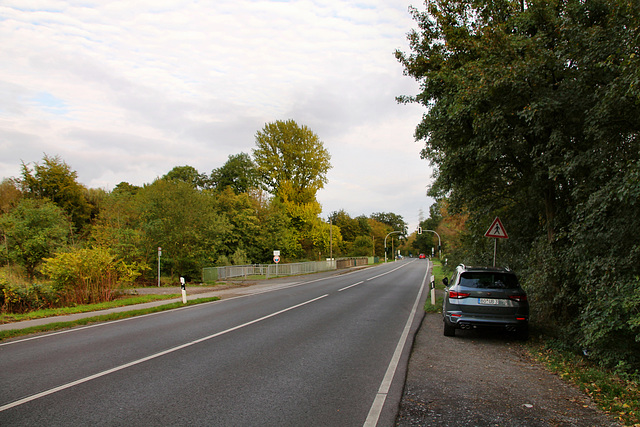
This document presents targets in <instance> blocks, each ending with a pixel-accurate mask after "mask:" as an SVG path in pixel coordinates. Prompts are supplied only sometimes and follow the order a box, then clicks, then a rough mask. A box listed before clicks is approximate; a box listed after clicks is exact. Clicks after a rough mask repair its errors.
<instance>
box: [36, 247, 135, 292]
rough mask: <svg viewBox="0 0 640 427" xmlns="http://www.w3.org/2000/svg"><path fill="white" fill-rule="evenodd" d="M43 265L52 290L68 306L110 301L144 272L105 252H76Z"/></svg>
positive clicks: (95, 249) (99, 249)
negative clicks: (122, 286) (50, 280)
mask: <svg viewBox="0 0 640 427" xmlns="http://www.w3.org/2000/svg"><path fill="white" fill-rule="evenodd" d="M44 261H45V262H44V265H43V266H42V272H43V273H44V274H45V275H46V276H48V277H50V278H51V279H52V280H53V282H54V285H53V288H54V290H56V291H57V292H58V293H59V294H60V296H61V298H62V299H63V302H64V303H67V304H69V303H72V304H91V303H97V302H105V301H111V300H113V299H115V298H116V297H117V296H118V292H119V288H120V286H121V285H122V284H124V283H130V282H133V281H134V280H135V279H136V277H138V276H139V275H140V274H141V273H142V269H143V267H142V266H141V265H139V264H136V263H132V264H127V263H125V262H124V261H122V260H119V259H117V258H116V257H115V256H114V255H113V254H112V253H111V252H110V251H109V250H108V249H104V248H92V249H76V250H74V251H72V252H67V253H59V254H57V255H56V256H55V257H54V258H46V259H45V260H44Z"/></svg>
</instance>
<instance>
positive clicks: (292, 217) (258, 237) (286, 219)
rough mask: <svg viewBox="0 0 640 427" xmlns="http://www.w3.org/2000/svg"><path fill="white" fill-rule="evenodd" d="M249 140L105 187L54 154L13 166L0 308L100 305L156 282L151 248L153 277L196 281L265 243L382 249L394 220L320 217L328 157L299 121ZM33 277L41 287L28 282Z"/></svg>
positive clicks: (266, 254) (304, 256) (294, 250)
mask: <svg viewBox="0 0 640 427" xmlns="http://www.w3.org/2000/svg"><path fill="white" fill-rule="evenodd" d="M256 146H257V148H256V150H255V151H254V156H255V158H254V159H252V158H251V157H250V156H249V155H248V154H245V153H240V154H238V155H230V156H229V158H228V160H227V162H226V163H225V164H224V165H222V166H221V167H218V168H214V169H212V171H211V174H210V175H207V174H206V173H202V172H200V171H198V170H196V169H195V168H194V167H192V166H189V165H183V166H176V167H174V168H173V169H172V170H170V171H169V172H167V173H166V174H165V175H163V176H162V177H161V178H158V179H156V180H154V181H153V182H151V183H148V184H144V185H142V186H135V185H132V184H129V183H127V182H121V183H119V184H118V185H116V186H115V188H114V189H113V191H111V192H106V191H103V190H98V189H87V188H85V187H84V186H82V185H81V184H80V183H78V182H77V174H76V172H75V171H73V170H72V168H71V167H70V166H69V165H67V164H66V163H65V162H64V161H63V160H62V159H60V158H59V157H51V156H48V155H45V156H44V159H43V161H42V163H36V164H35V165H33V166H30V165H26V164H25V165H23V168H22V170H23V173H22V176H21V177H20V178H6V179H4V180H3V181H2V184H1V185H0V267H2V269H3V270H4V271H0V283H1V284H2V287H1V289H0V293H1V296H2V299H0V305H2V308H3V310H13V311H25V310H29V309H33V308H39V307H45V306H46V307H52V306H56V305H61V304H84V303H87V302H96V301H106V300H110V299H112V298H114V297H115V296H116V295H117V291H118V288H119V286H120V285H121V284H123V283H129V282H132V281H134V280H135V281H137V282H138V283H144V282H146V283H150V284H151V283H157V262H158V248H162V256H161V272H162V275H163V276H164V277H165V278H166V277H169V278H170V279H169V280H174V281H177V280H178V277H179V276H184V277H187V279H193V280H197V279H199V278H200V277H201V271H202V268H203V267H209V266H214V265H230V264H234V265H241V264H249V263H267V262H272V256H273V250H276V249H277V250H280V253H281V257H282V259H283V262H289V261H299V260H318V259H324V258H327V257H329V256H330V255H333V256H334V257H336V256H351V255H378V256H383V255H384V248H383V246H382V242H383V240H384V237H385V235H386V234H387V233H389V232H390V231H392V230H393V229H394V228H401V229H403V230H404V228H406V226H405V224H404V221H403V220H402V218H401V217H399V216H398V215H395V214H392V213H380V214H374V215H372V217H371V218H367V217H365V216H360V217H357V218H355V219H352V218H351V217H350V216H349V215H348V214H347V213H346V212H344V211H340V212H339V213H336V212H334V213H333V214H331V216H330V219H329V220H323V219H322V218H320V214H321V212H322V209H321V206H320V204H319V203H318V201H317V200H316V192H317V190H318V189H320V188H322V187H323V185H324V183H325V182H326V172H327V170H328V169H329V167H330V164H329V159H330V156H329V154H328V152H327V151H326V149H325V148H324V147H323V144H322V142H321V141H320V140H319V138H318V136H317V135H316V134H314V133H313V132H311V130H310V129H308V128H307V127H306V126H298V125H297V124H296V123H295V122H294V121H292V120H289V121H286V122H281V121H278V122H275V123H271V124H267V125H266V126H265V127H264V129H263V130H262V131H260V132H258V133H257V135H256ZM264 189H269V191H271V194H269V193H267V192H265V190H264ZM338 217H339V220H338V219H337V218H338ZM343 231H344V233H345V234H344V236H343V234H342V232H343ZM7 271H9V273H10V274H6V272H7ZM16 272H18V274H16ZM21 272H22V273H24V276H25V282H27V283H26V284H25V285H24V286H21V284H20V283H17V282H19V280H17V281H16V280H15V277H16V276H19V275H20V273H21ZM42 280H49V281H50V283H51V286H50V287H43V286H41V285H36V284H34V282H36V283H37V282H38V281H42Z"/></svg>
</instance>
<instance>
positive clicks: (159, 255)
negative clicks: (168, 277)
mask: <svg viewBox="0 0 640 427" xmlns="http://www.w3.org/2000/svg"><path fill="white" fill-rule="evenodd" d="M161 256H162V248H161V247H158V287H160V257H161Z"/></svg>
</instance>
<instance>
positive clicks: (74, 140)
mask: <svg viewBox="0 0 640 427" xmlns="http://www.w3.org/2000/svg"><path fill="white" fill-rule="evenodd" d="M409 5H414V6H417V7H419V8H421V6H422V5H421V3H420V1H413V2H412V1H410V0H359V1H340V0H301V1H297V0H290V1H286V0H279V1H276V0H272V1H268V0H211V1H196V0H194V1H189V0H184V1H181V0H175V1H174V0H144V1H142V0H135V1H129V0H126V1H103V0H83V1H78V2H66V1H56V0H51V1H48V0H3V1H2V2H1V3H0V40H2V42H1V43H0V178H7V177H18V176H20V168H21V164H22V162H25V163H34V162H41V160H42V157H43V156H44V154H45V153H46V154H47V155H50V156H55V155H59V156H60V157H61V158H62V160H64V161H65V162H66V163H68V164H69V165H70V166H71V168H72V169H73V170H75V171H77V173H78V180H79V181H80V182H81V183H82V184H84V185H85V186H87V187H91V188H103V189H106V190H111V189H113V187H114V186H115V185H116V184H118V183H119V182H121V181H127V182H129V183H131V184H135V185H142V184H145V183H150V182H152V181H153V180H154V179H155V178H156V177H159V176H162V175H164V174H166V173H167V172H168V171H170V170H171V169H172V168H173V167H174V166H183V165H190V166H193V167H195V168H196V169H198V171H200V172H205V173H207V174H209V173H211V170H212V169H214V168H218V167H220V166H222V165H223V164H224V163H225V162H226V160H227V158H228V156H229V155H233V154H238V153H240V152H245V153H251V150H252V149H253V148H255V134H256V132H257V131H259V130H261V129H262V128H263V127H264V125H265V124H266V123H269V122H273V121H276V120H287V119H293V120H295V121H296V122H297V123H298V124H299V125H306V126H308V127H309V128H310V129H311V130H312V131H314V132H315V133H316V134H317V135H318V136H319V137H320V139H321V140H322V141H323V142H324V144H325V147H326V148H327V150H328V151H329V153H330V154H331V156H332V159H331V164H332V166H333V168H332V169H331V170H330V172H329V174H328V180H329V182H328V184H327V185H326V186H325V188H324V189H323V190H321V191H320V192H319V193H318V200H319V202H320V203H321V204H322V206H323V217H325V218H326V216H327V215H328V214H329V213H331V212H333V211H336V210H340V209H344V210H345V211H346V212H348V213H349V214H350V215H352V216H358V215H362V214H364V215H367V216H368V215H370V214H371V213H374V212H393V213H396V214H399V215H402V216H403V217H404V219H405V221H406V222H407V223H409V225H410V228H413V229H415V227H416V226H417V223H418V219H419V217H420V212H421V211H422V212H423V213H424V216H425V217H426V216H428V212H429V206H430V204H431V203H432V202H433V201H432V200H431V199H430V198H427V197H426V187H427V186H428V185H429V183H430V181H431V169H430V167H429V165H428V163H427V162H426V161H425V160H421V159H420V156H419V152H420V149H421V144H420V143H418V142H415V141H414V139H413V132H414V129H415V127H416V125H417V124H418V122H419V121H420V118H421V115H422V113H423V110H422V108H421V107H419V106H417V105H401V104H398V103H396V101H395V97H396V96H398V95H412V94H415V93H417V92H418V89H419V88H418V84H417V83H416V82H415V81H414V80H412V79H411V78H410V77H406V76H403V75H402V67H401V65H400V64H399V63H398V62H397V61H396V59H395V58H394V55H393V53H394V51H395V50H396V49H400V50H402V51H407V50H408V48H407V41H406V34H407V33H408V32H409V31H410V30H411V29H412V28H415V27H416V25H415V22H414V21H413V20H412V19H411V17H410V15H409V13H408V6H409Z"/></svg>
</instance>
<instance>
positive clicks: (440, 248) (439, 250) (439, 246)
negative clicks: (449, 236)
mask: <svg viewBox="0 0 640 427" xmlns="http://www.w3.org/2000/svg"><path fill="white" fill-rule="evenodd" d="M424 231H430V232H432V233H434V234H435V235H436V236H438V258H442V242H441V241H440V235H439V234H438V233H436V232H435V231H433V230H424Z"/></svg>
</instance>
